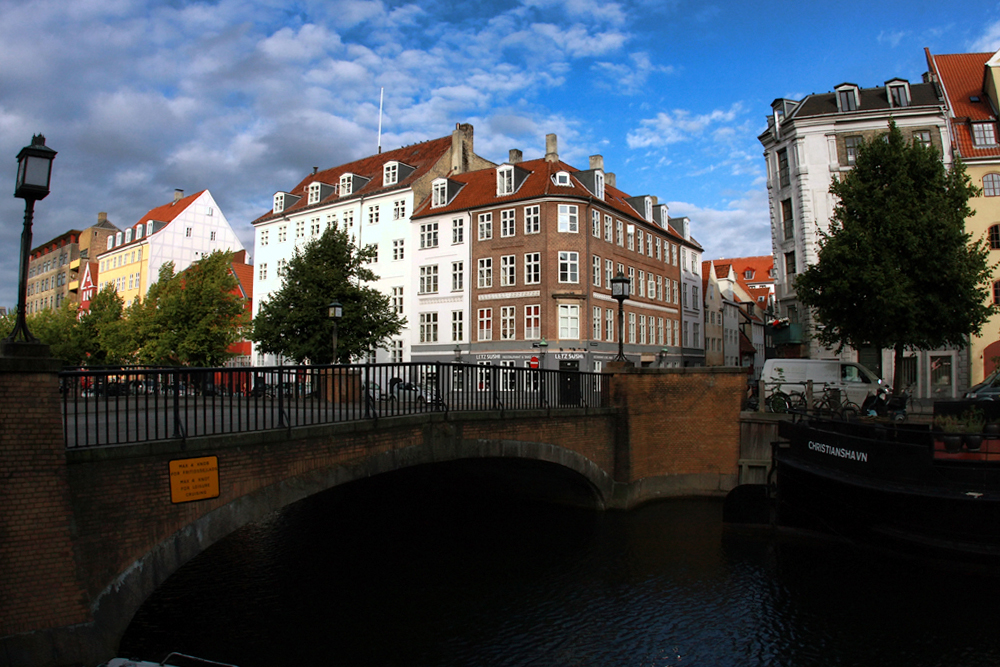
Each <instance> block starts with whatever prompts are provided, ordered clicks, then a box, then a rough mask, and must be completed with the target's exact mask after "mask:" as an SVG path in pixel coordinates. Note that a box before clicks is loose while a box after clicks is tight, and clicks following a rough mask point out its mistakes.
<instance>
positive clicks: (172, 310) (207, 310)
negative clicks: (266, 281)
mask: <svg viewBox="0 0 1000 667" xmlns="http://www.w3.org/2000/svg"><path fill="white" fill-rule="evenodd" d="M232 257H233V256H232V253H229V252H220V251H215V252H213V253H212V254H210V255H208V256H207V257H203V258H202V259H200V260H198V261H197V262H195V263H194V264H192V265H191V266H190V267H188V268H187V269H186V270H184V271H182V272H181V273H178V274H175V273H174V264H173V262H167V263H166V264H164V265H163V266H161V267H160V273H159V275H158V276H157V281H156V282H155V283H153V284H152V285H150V286H149V290H148V291H147V293H146V298H145V299H143V300H141V301H140V300H137V301H136V302H134V303H133V304H132V306H131V307H130V308H129V312H128V323H129V330H130V331H129V334H130V337H131V340H132V345H133V348H134V349H135V350H136V352H137V355H138V358H139V360H141V361H143V362H145V363H147V364H158V365H167V364H183V365H187V366H201V367H210V366H221V365H222V364H224V363H225V362H226V360H227V359H229V358H230V357H232V356H233V353H232V352H230V351H229V347H230V346H231V345H232V344H233V343H235V342H237V341H239V340H240V339H241V338H242V337H243V335H244V331H245V329H246V327H247V326H248V324H249V317H248V315H247V313H246V308H245V305H246V300H245V299H244V298H243V297H242V296H241V295H240V294H239V293H238V291H237V290H238V287H239V285H238V283H237V281H236V278H235V276H233V273H232V270H231V267H232Z"/></svg>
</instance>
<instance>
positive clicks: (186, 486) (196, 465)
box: [170, 456, 219, 503]
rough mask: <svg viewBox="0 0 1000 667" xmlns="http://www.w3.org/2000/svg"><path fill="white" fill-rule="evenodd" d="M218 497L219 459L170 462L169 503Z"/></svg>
mask: <svg viewBox="0 0 1000 667" xmlns="http://www.w3.org/2000/svg"><path fill="white" fill-rule="evenodd" d="M218 497H219V457H218V456H202V457H200V458H196V459H175V460H173V461H171V462H170V502H172V503H189V502H192V501H195V500H208V499H209V498H218Z"/></svg>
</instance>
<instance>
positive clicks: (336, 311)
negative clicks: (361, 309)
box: [326, 301, 344, 363]
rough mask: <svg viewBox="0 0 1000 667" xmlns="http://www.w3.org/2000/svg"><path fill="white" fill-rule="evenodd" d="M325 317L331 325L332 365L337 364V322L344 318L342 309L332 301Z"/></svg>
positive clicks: (337, 302) (336, 302)
mask: <svg viewBox="0 0 1000 667" xmlns="http://www.w3.org/2000/svg"><path fill="white" fill-rule="evenodd" d="M326 316H327V317H329V318H330V321H331V322H332V323H333V363H337V322H338V321H339V320H340V318H341V317H343V316H344V307H343V306H342V305H340V302H339V301H334V302H332V303H331V304H330V305H329V306H327V311H326Z"/></svg>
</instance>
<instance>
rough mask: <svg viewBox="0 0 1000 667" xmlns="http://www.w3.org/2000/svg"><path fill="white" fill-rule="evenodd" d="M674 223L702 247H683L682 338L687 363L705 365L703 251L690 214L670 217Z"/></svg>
mask: <svg viewBox="0 0 1000 667" xmlns="http://www.w3.org/2000/svg"><path fill="white" fill-rule="evenodd" d="M670 226H671V227H673V228H674V229H676V230H677V231H678V233H680V235H681V236H683V237H684V239H685V240H686V241H690V242H691V243H692V244H693V245H694V246H696V247H697V248H699V249H698V250H696V249H695V248H685V247H683V246H682V247H681V250H680V253H681V257H680V260H681V308H682V310H681V320H682V325H681V326H682V327H683V334H682V338H681V340H682V341H683V346H684V353H683V354H684V365H685V366H704V365H705V337H704V334H703V329H704V325H705V310H704V308H705V300H704V298H703V295H702V293H701V289H702V284H701V283H702V281H701V254H702V253H701V251H700V246H699V245H698V243H697V241H695V240H694V239H692V238H691V220H690V219H689V218H687V217H686V216H685V217H680V218H670Z"/></svg>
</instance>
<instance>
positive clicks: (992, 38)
mask: <svg viewBox="0 0 1000 667" xmlns="http://www.w3.org/2000/svg"><path fill="white" fill-rule="evenodd" d="M998 49H1000V21H994V22H993V23H990V24H989V25H988V26H986V30H985V31H984V32H983V34H982V35H981V36H980V37H978V38H977V39H976V40H975V41H973V42H972V44H970V45H969V51H970V52H972V53H980V52H986V51H991V52H992V51H997V50H998Z"/></svg>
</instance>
